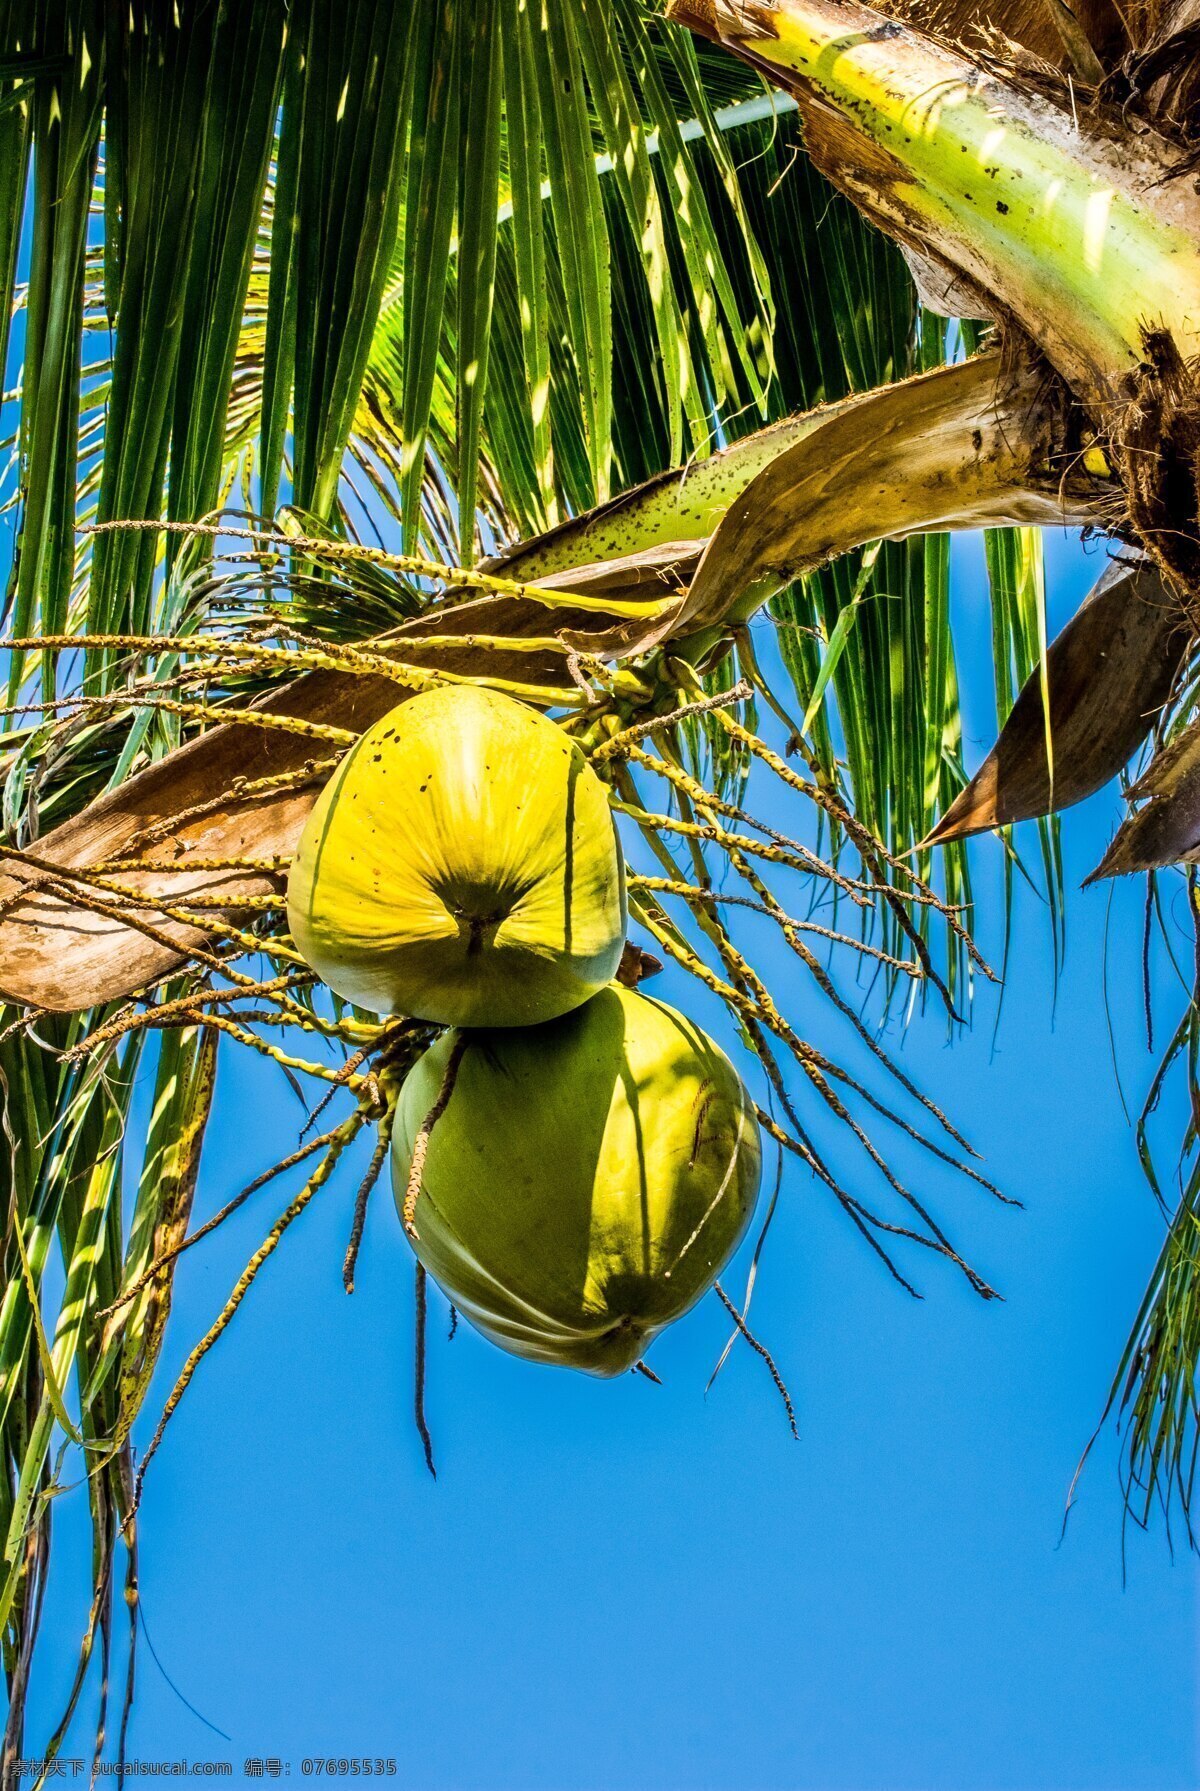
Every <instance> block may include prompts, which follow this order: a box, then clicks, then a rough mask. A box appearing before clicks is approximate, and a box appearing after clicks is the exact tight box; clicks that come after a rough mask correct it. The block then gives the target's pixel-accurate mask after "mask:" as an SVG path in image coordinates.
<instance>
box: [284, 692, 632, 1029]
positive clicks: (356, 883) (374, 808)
mask: <svg viewBox="0 0 1200 1791" xmlns="http://www.w3.org/2000/svg"><path fill="white" fill-rule="evenodd" d="M288 921H289V923H290V926H291V930H292V936H293V938H294V939H295V941H296V944H297V945H298V946H299V948H300V950H301V952H302V953H303V954H304V957H305V959H306V960H307V962H308V963H309V964H311V965H312V967H313V969H314V970H316V971H317V973H318V975H319V976H320V977H321V978H322V980H323V981H325V982H327V983H328V984H329V986H330V987H331V988H332V989H334V990H336V991H337V993H338V994H339V995H341V996H343V997H344V998H345V999H346V1000H347V1001H352V1002H354V1003H355V1004H356V1005H358V1006H359V1007H365V1008H370V1009H372V1010H373V1011H374V1012H376V1013H386V1014H392V1013H400V1014H411V1015H413V1016H414V1017H415V1018H417V1019H422V1020H433V1021H437V1022H439V1023H440V1024H443V1025H447V1026H529V1025H536V1024H538V1023H539V1022H541V1021H543V1020H551V1019H554V1018H556V1017H557V1016H558V1015H559V1014H563V1013H566V1012H567V1011H568V1010H569V1009H570V1008H573V1007H577V1006H578V1005H579V1004H580V1002H583V1001H586V1000H587V999H588V997H589V996H591V995H594V994H595V993H596V992H597V990H599V989H602V988H603V987H604V985H605V984H606V983H607V982H608V981H609V980H610V979H611V978H612V976H613V975H614V974H615V972H616V968H617V965H618V963H619V962H620V958H621V949H622V945H623V943H624V939H625V925H626V910H625V879H624V870H623V867H622V861H621V848H620V844H619V842H618V840H617V835H616V828H615V825H614V822H613V817H612V811H611V809H610V808H609V806H608V799H607V797H606V795H605V791H604V786H603V785H602V784H601V782H600V780H599V778H598V777H597V776H596V774H595V772H594V771H593V770H592V768H591V766H590V765H589V764H588V763H587V761H586V759H585V758H584V756H583V754H582V753H581V751H580V749H579V747H578V746H577V745H576V743H575V742H574V741H572V740H570V739H569V738H568V737H567V735H565V734H564V733H563V731H562V729H561V728H559V727H556V726H555V724H554V723H553V722H552V721H549V720H547V718H546V717H545V716H544V715H541V714H539V713H538V712H537V711H536V710H533V709H529V708H527V707H526V706H525V705H524V704H523V703H517V702H514V701H513V700H512V699H511V698H510V697H506V696H501V695H498V694H497V693H496V692H494V691H489V690H477V689H474V688H473V687H471V686H468V685H454V686H442V687H439V688H437V689H434V690H430V691H425V692H423V693H422V694H421V695H419V696H415V697H412V698H410V699H409V700H408V701H407V702H404V703H401V704H400V705H399V707H398V708H396V709H393V710H392V711H391V713H390V714H388V715H386V716H385V717H384V718H383V720H382V721H380V722H377V723H376V725H375V726H374V727H373V728H371V729H369V731H368V732H367V733H365V734H364V735H363V737H362V739H361V740H360V741H359V742H358V743H357V745H356V746H355V747H354V748H353V749H352V750H351V751H350V752H349V753H348V754H347V756H346V758H345V759H344V760H343V762H342V764H341V765H340V767H339V768H338V771H337V773H336V775H335V776H334V777H333V778H332V779H331V780H330V782H329V783H328V784H327V785H326V787H325V789H324V790H323V791H322V793H321V796H320V798H319V799H318V801H317V804H316V807H315V808H314V809H313V811H312V814H311V815H310V816H309V819H308V823H307V825H306V827H305V829H304V834H303V837H302V838H301V841H300V846H299V850H298V851H297V854H296V858H295V861H294V863H293V865H292V871H291V876H290V878H289V881H288Z"/></svg>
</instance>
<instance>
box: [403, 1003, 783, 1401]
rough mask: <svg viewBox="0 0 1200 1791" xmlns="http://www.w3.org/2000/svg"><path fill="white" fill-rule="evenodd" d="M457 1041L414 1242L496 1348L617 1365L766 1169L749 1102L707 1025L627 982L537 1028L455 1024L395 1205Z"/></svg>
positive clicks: (707, 1276)
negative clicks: (470, 1028)
mask: <svg viewBox="0 0 1200 1791" xmlns="http://www.w3.org/2000/svg"><path fill="white" fill-rule="evenodd" d="M456 1044H460V1045H461V1056H460V1058H459V1061H458V1067H457V1074H456V1077H455V1080H454V1082H453V1088H452V1092H451V1094H450V1098H449V1101H448V1103H447V1104H446V1106H445V1108H444V1109H443V1110H442V1111H441V1112H440V1114H439V1116H438V1117H437V1119H436V1120H435V1123H434V1124H433V1126H432V1129H431V1130H430V1131H429V1133H428V1148H427V1154H426V1157H425V1162H424V1168H423V1173H422V1178H421V1187H420V1193H419V1196H418V1199H417V1203H416V1207H415V1211H414V1212H413V1213H412V1217H413V1219H414V1221H415V1230H416V1238H415V1241H414V1248H415V1249H416V1252H417V1255H418V1257H419V1258H420V1260H421V1262H422V1263H423V1264H424V1265H425V1267H426V1268H427V1269H428V1271H429V1273H430V1274H431V1275H432V1276H433V1277H434V1279H435V1280H436V1281H437V1282H438V1283H439V1285H440V1286H441V1287H442V1289H443V1291H444V1292H445V1293H446V1294H447V1295H448V1296H449V1298H450V1299H451V1300H452V1301H453V1302H454V1304H455V1305H456V1306H457V1307H458V1309H459V1311H460V1312H462V1313H463V1314H464V1315H465V1316H466V1317H467V1318H469V1319H470V1320H471V1321H472V1322H473V1323H474V1324H475V1325H476V1326H477V1327H478V1328H479V1330H481V1331H482V1332H483V1333H484V1335H485V1336H487V1337H489V1338H491V1340H492V1341H493V1342H494V1343H498V1344H499V1345H500V1346H501V1347H502V1348H503V1349H507V1350H511V1351H512V1352H513V1353H514V1354H515V1355H519V1356H526V1357H528V1358H530V1359H531V1360H533V1361H535V1362H551V1363H556V1364H559V1365H561V1366H563V1367H568V1368H582V1369H585V1370H587V1371H588V1372H589V1373H592V1374H599V1375H613V1374H620V1373H621V1372H622V1371H623V1370H624V1369H627V1368H630V1367H632V1366H633V1365H634V1364H635V1363H636V1362H638V1361H639V1360H640V1359H641V1356H642V1355H643V1353H644V1351H645V1349H646V1347H647V1345H648V1344H649V1343H650V1342H651V1341H652V1340H653V1338H654V1337H655V1336H656V1335H657V1333H658V1332H659V1331H661V1330H662V1329H663V1327H664V1326H665V1325H668V1324H670V1323H671V1321H672V1320H673V1319H676V1318H678V1317H679V1316H680V1314H681V1313H684V1312H686V1311H687V1310H688V1308H689V1307H690V1306H692V1305H694V1304H695V1302H696V1301H697V1300H698V1299H699V1298H700V1296H701V1295H702V1294H704V1293H705V1292H707V1290H708V1289H709V1288H710V1287H711V1286H712V1284H713V1282H714V1280H715V1279H716V1277H717V1276H718V1274H719V1273H720V1271H721V1269H722V1267H723V1265H724V1264H725V1263H726V1262H727V1261H728V1259H729V1257H730V1256H731V1255H732V1254H733V1252H734V1250H735V1249H736V1248H737V1245H738V1243H739V1241H740V1239H741V1237H742V1235H743V1233H744V1231H745V1229H746V1226H747V1224H748V1223H749V1220H750V1215H751V1212H752V1210H753V1207H754V1201H755V1197H756V1195H757V1193H758V1183H759V1175H760V1170H761V1148H760V1144H759V1135H758V1121H757V1119H756V1116H755V1111H754V1105H753V1102H752V1101H751V1099H750V1097H749V1095H748V1094H747V1092H746V1090H745V1088H744V1087H743V1085H742V1082H741V1079H740V1077H739V1076H738V1074H737V1072H736V1070H735V1069H734V1068H733V1066H732V1064H731V1063H730V1062H729V1060H728V1058H727V1057H726V1056H725V1055H724V1054H723V1053H722V1052H721V1051H720V1050H719V1049H718V1047H717V1046H716V1045H715V1044H714V1043H713V1041H712V1040H711V1039H710V1038H708V1037H707V1036H706V1035H705V1034H704V1033H703V1032H701V1031H700V1029H699V1027H697V1026H694V1025H693V1024H692V1023H691V1021H690V1020H688V1019H686V1018H685V1017H684V1015H682V1014H679V1013H676V1012H675V1010H674V1009H673V1008H670V1007H666V1006H664V1004H663V1003H662V1002H659V1001H653V1000H650V999H648V998H647V997H646V996H644V995H638V994H635V993H634V992H632V991H631V990H628V989H624V988H621V987H619V986H617V985H616V984H614V985H613V986H612V987H611V988H608V989H606V990H604V992H603V993H602V994H600V995H597V996H596V997H595V999H594V1000H592V1001H589V1002H588V1003H587V1005H586V1006H585V1007H582V1008H577V1009H576V1010H575V1011H574V1012H573V1013H571V1014H567V1015H565V1016H564V1017H563V1018H562V1019H559V1020H554V1021H552V1022H550V1023H549V1024H548V1025H545V1026H538V1027H534V1028H531V1029H529V1030H527V1031H518V1032H489V1033H469V1034H465V1035H464V1034H453V1033H447V1034H444V1035H443V1037H442V1038H440V1039H439V1040H438V1041H437V1043H436V1044H434V1045H433V1046H432V1047H431V1048H430V1049H429V1050H428V1051H427V1052H426V1053H425V1055H424V1056H423V1057H422V1058H421V1059H420V1060H419V1062H418V1063H417V1064H416V1065H415V1066H414V1068H413V1069H412V1070H411V1071H410V1072H409V1075H408V1077H407V1080H406V1081H405V1083H404V1087H403V1089H402V1091H401V1094H400V1102H399V1108H398V1111H397V1116H396V1126H395V1130H394V1133H393V1145H392V1174H393V1184H394V1187H395V1192H396V1201H397V1205H398V1206H399V1207H400V1209H401V1211H402V1212H403V1206H404V1200H405V1196H406V1193H407V1190H408V1183H409V1175H410V1169H411V1165H412V1158H413V1149H414V1144H415V1142H416V1140H417V1137H418V1134H419V1133H420V1131H421V1127H422V1124H423V1122H425V1120H426V1118H427V1116H428V1115H429V1114H430V1112H431V1110H433V1109H434V1108H435V1106H436V1105H437V1103H438V1099H439V1095H440V1094H442V1092H443V1088H444V1082H445V1077H446V1070H447V1065H448V1063H449V1062H450V1058H451V1054H452V1052H454V1051H455V1048H456Z"/></svg>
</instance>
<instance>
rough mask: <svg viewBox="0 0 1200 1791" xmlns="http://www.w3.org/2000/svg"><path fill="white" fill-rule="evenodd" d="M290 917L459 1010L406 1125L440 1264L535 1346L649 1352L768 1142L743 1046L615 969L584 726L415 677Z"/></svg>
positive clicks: (606, 860)
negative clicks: (570, 731) (577, 738)
mask: <svg viewBox="0 0 1200 1791" xmlns="http://www.w3.org/2000/svg"><path fill="white" fill-rule="evenodd" d="M288 917H289V921H290V924H291V929H292V934H293V936H294V938H295V940H296V943H297V945H298V946H299V948H300V950H301V951H302V952H303V954H304V956H305V958H306V960H307V961H308V963H309V964H311V965H312V967H313V969H314V970H316V971H317V973H318V974H319V975H320V976H321V977H322V979H323V980H324V981H325V982H327V983H328V984H329V986H330V987H331V988H332V989H334V990H335V991H336V992H337V993H338V994H339V995H342V996H343V997H344V998H345V999H346V1000H348V1001H352V1002H354V1003H355V1004H356V1005H358V1006H361V1007H365V1008H368V1009H371V1010H372V1011H374V1012H377V1013H386V1014H396V1013H399V1014H408V1015H411V1016H413V1017H415V1018H419V1019H422V1020H428V1021H432V1022H434V1023H436V1024H439V1025H442V1026H445V1027H446V1028H448V1030H447V1031H446V1032H444V1033H443V1034H442V1035H441V1037H440V1038H439V1039H438V1040H437V1041H436V1043H435V1044H433V1045H432V1046H431V1047H430V1049H429V1050H428V1051H427V1052H426V1053H425V1054H424V1056H423V1057H422V1058H421V1059H420V1060H419V1061H418V1062H417V1063H416V1064H415V1065H414V1067H413V1069H412V1070H411V1071H410V1073H409V1075H408V1077H407V1079H406V1081H405V1083H404V1086H403V1089H402V1090H401V1093H400V1098H399V1106H398V1110H397V1113H396V1123H395V1126H394V1129H393V1134H392V1138H393V1143H392V1177H393V1186H394V1188H395V1192H396V1200H397V1205H398V1207H399V1208H400V1210H401V1212H402V1214H404V1216H405V1218H406V1226H405V1229H406V1232H407V1234H408V1236H409V1239H410V1241H411V1243H412V1246H413V1248H414V1250H415V1251H416V1253H417V1256H418V1258H419V1260H420V1261H421V1262H422V1263H423V1265H424V1266H425V1268H426V1269H427V1270H428V1271H429V1273H430V1274H431V1275H432V1276H433V1277H434V1279H435V1280H436V1281H437V1282H438V1283H439V1284H440V1286H441V1287H442V1288H443V1290H444V1291H445V1293H446V1294H447V1295H448V1297H449V1298H450V1299H451V1300H452V1301H453V1302H454V1304H455V1305H456V1306H457V1307H458V1309H459V1311H460V1312H462V1313H463V1314H464V1315H465V1316H466V1317H467V1318H469V1319H470V1320H471V1322H472V1323H473V1324H474V1325H476V1326H477V1328H478V1329H479V1330H480V1331H482V1332H483V1334H484V1335H485V1336H487V1337H489V1338H491V1340H492V1341H493V1342H495V1343H498V1344H499V1345H500V1346H501V1347H502V1348H504V1349H507V1350H510V1351H512V1352H513V1353H514V1354H517V1355H521V1356H526V1357H528V1358H530V1359H531V1360H534V1361H538V1362H550V1363H555V1364H558V1365H560V1366H565V1367H572V1368H580V1369H584V1370H586V1371H587V1372H589V1373H592V1374H600V1375H613V1374H619V1373H621V1372H622V1371H623V1370H625V1369H627V1368H630V1367H632V1366H634V1365H635V1364H636V1363H637V1362H638V1361H640V1359H641V1357H642V1355H643V1353H644V1351H645V1349H646V1348H647V1346H648V1345H649V1343H650V1342H651V1341H652V1340H653V1338H654V1337H655V1336H656V1335H657V1333H658V1332H659V1331H661V1330H662V1329H663V1327H664V1326H665V1325H668V1324H670V1323H671V1321H672V1320H673V1319H676V1318H678V1317H679V1316H680V1315H681V1314H682V1313H684V1312H686V1311H687V1310H688V1308H689V1307H690V1306H692V1305H694V1304H695V1302H696V1301H697V1300H698V1299H699V1298H700V1296H701V1295H702V1294H703V1293H705V1292H706V1291H707V1290H708V1288H710V1287H711V1286H712V1283H713V1281H714V1280H715V1279H716V1277H717V1275H718V1274H719V1273H720V1271H721V1268H722V1267H723V1265H724V1264H725V1263H726V1262H727V1261H728V1259H729V1257H730V1256H731V1255H732V1253H733V1251H734V1250H735V1249H736V1248H737V1245H738V1243H739V1241H740V1240H741V1237H742V1235H743V1233H744V1231H745V1229H746V1226H747V1225H748V1224H749V1221H750V1215H751V1212H752V1210H753V1207H754V1202H755V1198H756V1196H757V1193H758V1183H759V1176H760V1169H761V1149H760V1144H759V1136H758V1124H757V1120H756V1118H755V1112H754V1105H753V1102H752V1101H751V1100H750V1098H749V1096H748V1094H747V1092H746V1090H745V1088H744V1087H743V1085H742V1082H741V1079H740V1077H739V1076H738V1074H737V1071H736V1070H735V1069H734V1068H733V1066H732V1064H731V1063H730V1062H729V1060H728V1058H727V1057H726V1056H725V1055H724V1053H723V1052H722V1051H721V1050H720V1049H719V1048H718V1047H717V1046H716V1045H715V1044H714V1043H713V1041H712V1040H711V1039H710V1038H708V1037H707V1036H706V1035H705V1034H704V1033H703V1032H701V1031H700V1029H699V1028H698V1027H696V1026H694V1025H693V1024H692V1022H691V1021H690V1020H688V1019H687V1018H686V1017H685V1016H684V1015H683V1014H680V1013H677V1012H676V1011H675V1010H674V1009H673V1008H670V1007H668V1006H667V1005H666V1004H665V1003H663V1002H660V1001H655V1000H651V999H649V998H648V997H646V996H644V995H641V994H639V993H637V992H635V991H633V990H630V989H626V988H623V987H621V986H620V985H619V984H617V983H615V982H614V981H613V980H612V979H613V977H614V975H615V973H616V970H617V966H618V964H619V963H620V959H621V953H622V949H623V947H624V941H625V929H626V924H627V912H626V903H625V876H624V866H623V860H622V855H621V846H620V841H619V839H618V836H617V832H616V828H615V825H614V822H613V816H612V810H611V808H610V806H609V803H608V798H607V794H606V792H605V789H604V786H603V784H602V783H601V782H600V779H599V778H598V777H597V776H596V774H595V772H594V771H593V770H592V768H591V766H590V765H589V764H588V762H587V760H586V758H585V757H584V755H583V753H582V752H581V751H580V749H579V747H578V745H577V744H576V743H575V742H574V741H572V740H570V739H569V738H568V737H567V736H566V735H565V734H564V733H563V731H562V730H561V729H560V728H559V727H557V726H556V725H555V724H554V723H553V722H552V721H549V720H548V719H547V718H546V717H545V716H543V715H541V714H539V713H538V712H536V711H534V710H532V709H529V708H527V707H526V706H525V705H524V704H521V703H518V702H515V701H513V700H512V699H511V698H509V697H505V696H501V695H499V694H497V693H496V692H493V691H487V690H480V689H476V688H474V687H472V686H465V685H461V686H445V687H440V688H438V689H435V690H430V691H427V692H424V693H423V694H421V695H419V696H416V697H412V698H410V699H409V700H408V701H407V702H404V703H402V704H400V706H399V707H398V708H396V709H394V710H393V711H392V712H391V713H390V714H389V715H387V716H385V717H384V719H383V720H382V721H380V722H378V723H377V724H376V725H375V727H373V728H371V729H370V730H369V731H368V732H367V733H365V734H364V735H363V736H362V738H361V739H360V740H359V742H358V744H357V745H356V746H355V747H354V749H353V750H352V751H351V752H350V753H349V754H348V755H347V757H346V759H345V760H344V761H343V763H342V765H341V767H340V769H339V771H338V773H337V775H336V777H335V778H333V779H332V780H331V782H330V783H329V784H328V785H327V786H326V788H325V790H324V791H323V792H322V795H321V797H320V799H319V801H318V802H317V804H316V806H315V808H314V809H313V811H312V814H311V816H310V817H309V820H308V824H307V826H306V828H305V830H304V835H303V838H302V840H301V842H300V847H299V850H298V852H297V854H296V858H295V861H294V864H293V867H292V872H291V876H290V879H289V884H288ZM414 1154H416V1156H417V1159H418V1160H417V1168H416V1173H415V1175H414V1169H413V1165H414ZM414 1183H415V1186H414ZM414 1199H415V1202H416V1206H415V1210H413V1208H412V1203H413V1201H414ZM406 1204H407V1205H408V1206H409V1208H410V1210H409V1211H408V1212H407V1213H406V1212H405V1206H406Z"/></svg>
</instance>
